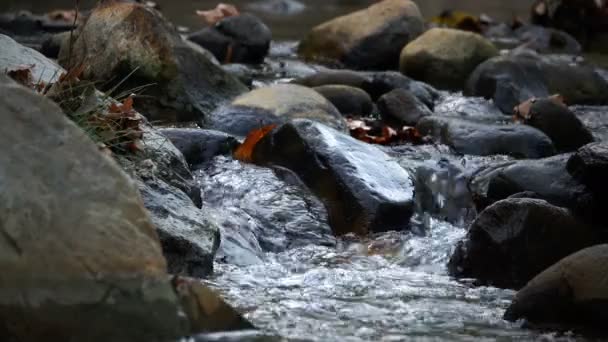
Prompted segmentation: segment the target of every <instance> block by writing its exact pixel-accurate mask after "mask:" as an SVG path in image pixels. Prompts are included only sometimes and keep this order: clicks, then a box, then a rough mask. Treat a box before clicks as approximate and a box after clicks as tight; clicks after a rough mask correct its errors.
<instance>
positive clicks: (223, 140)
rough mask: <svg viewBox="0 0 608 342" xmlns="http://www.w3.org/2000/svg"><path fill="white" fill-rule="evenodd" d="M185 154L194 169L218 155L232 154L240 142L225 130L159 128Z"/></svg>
mask: <svg viewBox="0 0 608 342" xmlns="http://www.w3.org/2000/svg"><path fill="white" fill-rule="evenodd" d="M159 131H160V133H161V134H162V135H164V136H165V137H167V138H168V139H169V140H171V142H172V143H173V145H175V147H177V149H179V150H180V152H181V153H182V154H183V155H184V158H186V162H187V163H188V165H190V167H191V169H192V170H196V169H199V168H200V165H201V164H203V163H206V162H208V161H210V160H211V159H213V157H215V156H218V155H224V154H230V153H232V151H233V150H234V149H235V148H236V146H237V145H238V144H239V142H238V140H236V139H235V138H234V137H233V136H231V135H228V134H226V133H223V132H218V131H212V130H206V129H195V128H164V129H160V130H159Z"/></svg>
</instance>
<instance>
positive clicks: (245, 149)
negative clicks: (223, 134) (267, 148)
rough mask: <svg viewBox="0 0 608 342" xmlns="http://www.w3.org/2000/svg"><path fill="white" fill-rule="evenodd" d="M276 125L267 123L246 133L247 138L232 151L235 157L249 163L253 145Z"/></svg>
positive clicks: (251, 159)
mask: <svg viewBox="0 0 608 342" xmlns="http://www.w3.org/2000/svg"><path fill="white" fill-rule="evenodd" d="M276 126H277V125H268V126H264V127H261V128H258V129H255V130H253V131H251V132H249V134H247V138H245V141H243V143H242V144H241V145H239V147H237V148H236V150H235V151H234V153H233V156H234V158H235V159H237V160H240V161H243V162H247V163H251V162H252V161H253V149H254V148H255V145H257V143H258V142H259V141H260V140H262V138H264V137H265V136H266V135H267V134H268V133H270V131H272V130H273V129H274V128H275V127H276Z"/></svg>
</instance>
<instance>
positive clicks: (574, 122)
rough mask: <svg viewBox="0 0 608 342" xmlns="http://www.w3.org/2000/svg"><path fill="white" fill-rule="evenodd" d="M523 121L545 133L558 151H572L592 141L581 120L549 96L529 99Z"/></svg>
mask: <svg viewBox="0 0 608 342" xmlns="http://www.w3.org/2000/svg"><path fill="white" fill-rule="evenodd" d="M524 106H526V104H524ZM518 108H522V106H519V107H518ZM524 123H525V124H527V125H530V126H532V127H535V128H537V129H539V130H541V131H542V132H543V133H545V134H546V135H547V136H548V137H549V138H551V141H553V145H554V146H555V148H556V149H557V150H558V151H560V152H572V151H575V150H577V149H578V148H579V147H582V146H583V145H586V144H588V143H590V142H592V141H593V136H592V135H591V132H589V130H588V129H587V128H586V127H585V125H584V124H583V123H582V122H581V120H580V119H579V118H578V117H577V116H576V115H575V114H574V113H573V112H572V111H570V110H569V109H568V107H567V106H565V105H563V104H560V103H557V102H556V101H555V100H552V99H550V98H545V99H534V100H531V103H530V104H529V110H528V112H527V113H525V118H524Z"/></svg>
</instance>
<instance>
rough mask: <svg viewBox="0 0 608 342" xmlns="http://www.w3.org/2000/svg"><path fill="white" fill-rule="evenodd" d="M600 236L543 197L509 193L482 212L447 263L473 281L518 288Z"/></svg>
mask: <svg viewBox="0 0 608 342" xmlns="http://www.w3.org/2000/svg"><path fill="white" fill-rule="evenodd" d="M602 241H605V240H604V239H602V237H601V235H600V231H599V230H598V229H595V228H594V227H592V226H589V225H587V224H585V223H583V222H581V221H580V220H578V219H577V218H576V217H575V216H574V215H573V214H572V213H571V212H570V211H568V210H567V209H564V208H560V207H556V206H553V205H551V204H549V203H547V202H546V201H543V200H539V199H530V198H510V199H506V200H502V201H499V202H496V203H494V204H493V205H491V206H490V207H488V208H486V209H485V210H484V211H482V212H481V213H480V214H479V216H478V217H477V219H475V221H474V222H473V224H472V225H471V227H470V228H469V232H468V234H467V237H466V239H465V240H464V241H462V242H460V243H459V244H458V246H457V247H456V250H455V251H454V254H453V255H452V257H451V259H450V262H449V266H448V268H449V270H450V273H451V274H452V275H454V276H457V277H463V278H475V279H477V282H478V284H484V285H492V286H497V287H503V288H515V289H518V288H521V287H523V286H524V285H525V284H526V283H527V282H528V281H529V280H530V279H532V278H533V277H534V276H536V275H537V274H538V273H540V272H542V271H543V270H544V269H546V268H547V267H549V266H551V265H553V264H554V263H556V262H557V261H559V260H560V259H562V258H564V257H566V256H568V255H570V254H571V253H574V252H576V251H578V250H580V249H582V248H585V247H589V246H593V245H595V244H597V243H601V242H602Z"/></svg>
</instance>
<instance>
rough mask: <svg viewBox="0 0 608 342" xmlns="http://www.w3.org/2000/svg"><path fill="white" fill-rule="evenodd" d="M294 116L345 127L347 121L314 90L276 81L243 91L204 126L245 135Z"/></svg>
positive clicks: (336, 126)
mask: <svg viewBox="0 0 608 342" xmlns="http://www.w3.org/2000/svg"><path fill="white" fill-rule="evenodd" d="M296 118H307V119H311V120H315V121H318V122H322V123H324V124H326V125H328V126H331V127H333V128H335V129H338V130H343V131H345V130H346V121H345V120H344V118H343V117H342V115H340V112H339V111H338V110H337V109H336V107H334V105H332V104H331V102H329V101H328V100H327V99H325V98H324V97H323V96H321V95H320V94H319V93H317V92H316V91H314V90H312V89H308V88H306V87H302V86H298V85H295V84H277V85H273V86H270V87H264V88H258V89H255V90H253V91H251V92H249V93H247V94H244V95H242V96H240V97H238V98H236V99H235V100H234V101H232V103H231V104H230V105H227V106H224V107H222V108H220V109H218V110H216V111H215V112H213V114H212V115H211V117H210V120H209V122H208V123H207V126H208V127H209V128H211V129H215V130H218V131H222V132H226V133H229V134H234V135H238V136H245V135H247V134H248V133H249V132H251V131H252V130H254V129H256V128H260V127H262V126H266V125H271V124H280V123H283V122H286V121H289V120H291V119H296Z"/></svg>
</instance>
